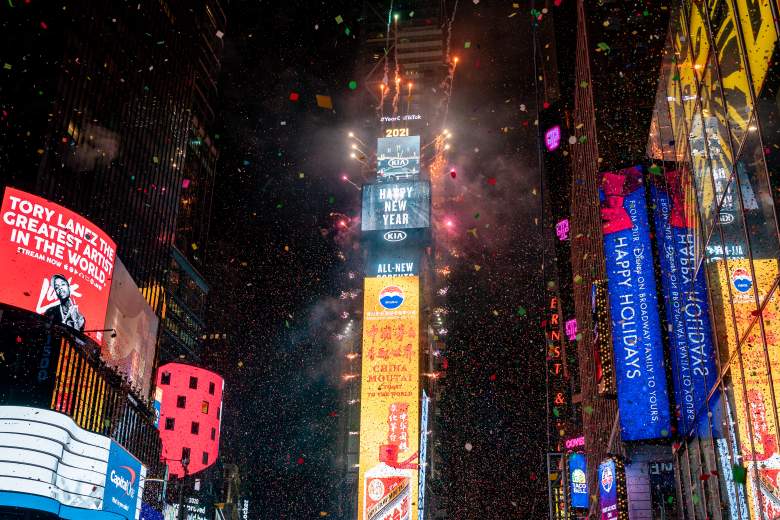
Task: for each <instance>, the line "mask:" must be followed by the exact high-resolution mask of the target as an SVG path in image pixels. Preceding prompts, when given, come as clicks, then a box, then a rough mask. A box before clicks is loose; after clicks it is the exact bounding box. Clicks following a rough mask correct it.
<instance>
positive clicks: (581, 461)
mask: <svg viewBox="0 0 780 520" xmlns="http://www.w3.org/2000/svg"><path fill="white" fill-rule="evenodd" d="M569 483H570V491H571V507H577V508H583V509H587V508H588V477H587V462H586V459H585V455H583V454H582V453H571V454H569Z"/></svg>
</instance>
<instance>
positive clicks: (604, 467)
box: [598, 459, 619, 520]
mask: <svg viewBox="0 0 780 520" xmlns="http://www.w3.org/2000/svg"><path fill="white" fill-rule="evenodd" d="M598 477H599V479H598V483H599V511H600V512H601V520H612V519H613V518H619V514H618V513H619V511H618V496H617V468H616V466H615V461H614V460H612V459H607V460H605V461H604V462H602V463H601V464H599V475H598Z"/></svg>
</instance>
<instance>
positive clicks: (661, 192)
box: [650, 172, 718, 434]
mask: <svg viewBox="0 0 780 520" xmlns="http://www.w3.org/2000/svg"><path fill="white" fill-rule="evenodd" d="M665 177H666V184H667V188H664V187H661V186H657V185H655V184H653V185H651V188H650V191H651V193H652V195H653V201H654V203H655V207H656V209H655V211H654V213H655V229H656V240H657V242H656V246H657V250H658V256H659V258H660V263H661V285H662V288H663V293H664V301H665V304H666V305H665V307H666V319H667V321H668V323H669V343H670V348H671V362H672V382H673V384H674V393H675V401H676V403H677V407H678V409H679V414H678V421H679V429H680V431H681V432H682V433H683V434H685V433H688V432H689V431H690V429H691V428H692V427H693V426H694V419H695V416H696V412H697V411H698V410H700V409H701V408H702V407H703V406H704V405H705V404H706V400H707V394H708V392H709V390H710V389H711V388H712V387H713V385H714V384H715V381H716V380H717V378H718V368H717V366H716V364H715V352H714V346H713V342H712V326H711V324H710V315H709V303H708V297H707V284H706V280H705V279H704V269H700V270H699V272H698V274H696V255H695V252H694V248H695V246H696V244H695V232H696V229H695V224H694V223H693V222H692V221H691V220H690V218H689V216H690V212H689V211H686V207H685V203H684V200H685V197H684V194H683V187H682V186H681V184H680V176H679V175H678V173H677V172H667V173H666V175H665Z"/></svg>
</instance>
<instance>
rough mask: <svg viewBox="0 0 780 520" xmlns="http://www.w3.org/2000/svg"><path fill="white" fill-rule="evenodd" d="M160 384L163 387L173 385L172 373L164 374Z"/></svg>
mask: <svg viewBox="0 0 780 520" xmlns="http://www.w3.org/2000/svg"><path fill="white" fill-rule="evenodd" d="M160 384H161V385H169V384H171V373H170V372H163V373H162V375H161V376H160Z"/></svg>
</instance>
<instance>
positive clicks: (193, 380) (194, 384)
mask: <svg viewBox="0 0 780 520" xmlns="http://www.w3.org/2000/svg"><path fill="white" fill-rule="evenodd" d="M190 388H192V389H193V390H197V389H198V378H197V377H194V376H190Z"/></svg>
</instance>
